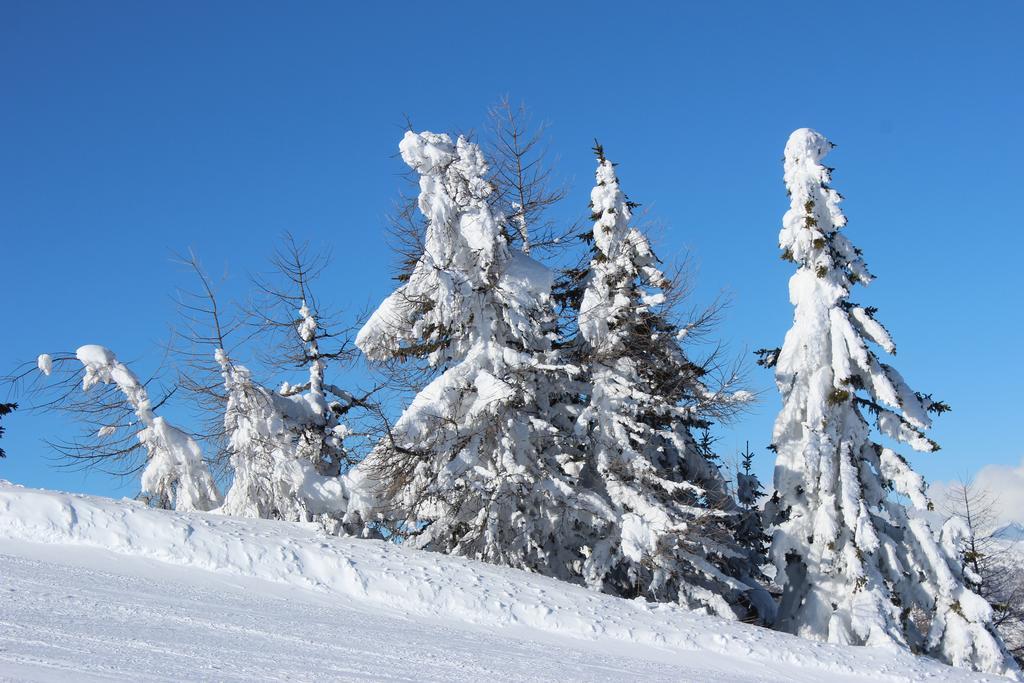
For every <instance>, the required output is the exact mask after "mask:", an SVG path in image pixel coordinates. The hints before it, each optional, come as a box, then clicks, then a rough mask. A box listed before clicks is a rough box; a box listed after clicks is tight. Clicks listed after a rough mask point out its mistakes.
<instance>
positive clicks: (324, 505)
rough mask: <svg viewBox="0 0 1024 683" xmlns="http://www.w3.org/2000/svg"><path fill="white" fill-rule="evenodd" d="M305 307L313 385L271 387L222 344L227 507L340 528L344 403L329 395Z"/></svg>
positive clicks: (242, 513) (344, 497)
mask: <svg viewBox="0 0 1024 683" xmlns="http://www.w3.org/2000/svg"><path fill="white" fill-rule="evenodd" d="M300 315H301V318H300V322H299V323H298V325H299V327H300V334H301V335H302V337H303V338H304V339H306V340H307V341H308V342H309V343H310V345H311V347H312V350H311V352H310V353H311V354H312V355H313V358H314V360H313V362H312V363H311V365H310V370H309V377H310V379H309V382H308V383H307V384H306V385H302V386H299V387H291V386H288V385H285V386H283V387H282V388H281V391H279V392H274V391H271V390H269V389H267V388H265V387H263V386H260V385H259V384H256V383H255V382H253V379H252V374H251V373H250V372H249V370H248V368H246V367H245V366H243V365H238V364H235V363H233V362H232V361H231V359H230V358H228V356H227V354H226V353H225V352H224V350H223V349H217V351H216V359H217V362H218V363H219V364H220V366H221V371H222V374H223V377H224V387H225V390H226V393H227V397H228V400H227V405H226V407H225V411H224V427H225V433H226V435H227V437H228V448H229V452H230V454H231V469H232V477H233V478H232V482H231V488H230V489H229V490H228V493H227V495H226V496H225V499H224V505H223V507H222V508H221V512H223V513H224V514H228V515H234V516H238V517H257V518H261V519H282V520H285V521H291V522H314V521H315V522H318V523H320V524H321V525H322V526H323V527H324V529H325V530H326V531H328V532H329V533H339V532H341V531H342V529H343V526H342V525H343V522H344V520H345V513H346V510H347V505H348V492H347V490H346V486H345V482H344V480H343V478H342V476H341V475H342V465H343V464H346V463H347V462H348V456H347V453H346V452H345V448H344V439H345V437H346V436H348V428H347V427H346V426H345V425H343V424H341V423H340V421H339V419H338V417H339V415H340V414H341V413H342V411H343V409H344V408H345V406H342V405H341V404H340V403H338V402H331V403H328V401H327V400H326V398H325V394H324V387H323V369H324V366H323V361H322V360H321V359H320V358H319V357H318V356H317V354H316V350H315V343H314V342H313V333H314V330H315V328H316V319H315V318H313V317H312V315H311V314H310V311H309V309H308V308H307V307H306V306H305V304H303V306H302V309H301V310H300ZM349 405H351V404H349Z"/></svg>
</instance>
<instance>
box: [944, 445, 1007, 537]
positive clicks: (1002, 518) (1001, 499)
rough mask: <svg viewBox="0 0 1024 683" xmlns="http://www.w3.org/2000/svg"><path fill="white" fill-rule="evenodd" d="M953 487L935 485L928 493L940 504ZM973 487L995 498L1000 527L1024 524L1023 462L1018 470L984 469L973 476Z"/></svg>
mask: <svg viewBox="0 0 1024 683" xmlns="http://www.w3.org/2000/svg"><path fill="white" fill-rule="evenodd" d="M954 483H955V482H935V483H934V484H932V485H931V487H930V489H929V494H930V495H931V499H932V500H933V501H935V502H936V504H941V502H942V501H943V500H945V498H946V493H947V492H948V491H949V489H950V487H951V486H952V485H953V484H954ZM974 486H975V488H976V489H977V490H978V491H987V492H989V493H991V495H992V496H993V499H994V500H993V513H994V514H995V516H996V520H997V521H996V524H997V525H998V526H1004V525H1006V524H1010V523H1011V522H1016V523H1017V524H1024V458H1021V461H1020V464H1019V465H1016V466H1014V465H985V466H984V467H982V468H981V469H980V470H978V473H977V474H976V475H975V476H974Z"/></svg>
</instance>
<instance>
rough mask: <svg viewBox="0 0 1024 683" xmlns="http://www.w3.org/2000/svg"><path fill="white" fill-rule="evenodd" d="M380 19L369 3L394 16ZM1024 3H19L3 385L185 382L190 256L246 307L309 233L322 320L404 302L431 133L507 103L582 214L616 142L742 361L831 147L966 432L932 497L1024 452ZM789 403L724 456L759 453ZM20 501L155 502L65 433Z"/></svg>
mask: <svg viewBox="0 0 1024 683" xmlns="http://www.w3.org/2000/svg"><path fill="white" fill-rule="evenodd" d="M371 5H374V6H373V7H371ZM1021 26H1024V3H1021V2H1019V1H1012V2H1010V1H1007V2H978V3H960V2H932V3H924V2H906V3H889V2H884V3H883V2H867V3H839V2H834V3H812V4H808V3H806V2H799V3H798V2H774V3H759V2H757V3H756V2H747V3H708V2H703V3H666V2H659V3H623V2H618V3H603V2H588V3H578V4H576V3H558V2H550V1H549V2H544V3H528V2H521V3H512V4H510V3H495V2H491V3H479V2H473V3H468V2H467V3H451V4H445V3H405V2H391V3H342V2H329V3H319V2H303V3H255V2H245V3H241V2H238V3H236V2H203V3H200V2H175V3H171V2H164V3H139V2H124V3H115V2H89V3H83V2H15V1H14V0H4V1H3V2H0V102H2V104H0V134H2V138H0V235H2V246H0V291H2V292H3V295H2V296H3V303H2V310H3V313H2V318H0V321H2V322H0V363H2V365H3V366H4V368H8V367H10V366H13V365H14V364H15V363H16V362H18V361H22V360H26V359H32V358H35V356H36V354H38V353H39V352H41V351H51V350H61V349H65V350H66V349H74V348H76V347H77V346H79V345H81V344H85V343H100V344H104V345H107V346H110V347H112V348H113V349H115V350H116V351H117V352H118V353H119V355H120V356H122V357H123V358H126V359H135V360H136V361H137V368H138V370H139V372H140V374H144V373H145V372H146V370H147V369H148V368H151V367H153V366H154V365H155V364H156V363H157V362H158V361H159V359H160V352H159V350H158V347H159V343H160V342H161V341H162V340H163V339H165V338H166V336H167V329H168V326H169V325H170V324H171V323H172V322H173V320H174V316H175V309H174V304H173V301H172V300H171V297H170V294H171V293H172V292H173V290H174V288H175V287H178V286H182V285H188V284H189V279H188V274H187V273H186V272H184V271H183V270H182V269H181V268H180V267H179V266H176V265H175V264H173V263H172V261H171V259H170V254H171V252H173V251H180V250H183V249H186V248H188V247H192V248H194V249H195V250H196V251H197V252H198V253H199V254H200V256H201V257H202V258H203V260H204V262H205V263H206V265H207V267H208V268H209V269H210V270H211V271H214V272H215V273H216V274H217V275H218V276H220V275H222V274H226V276H227V278H228V279H227V280H226V283H225V289H226V291H228V292H229V293H232V292H234V291H236V290H235V289H234V288H237V291H239V292H240V291H242V290H243V289H244V281H245V277H246V273H247V272H248V271H251V270H254V269H259V268H261V267H263V264H264V263H265V259H266V257H267V255H268V253H269V252H270V250H271V249H272V248H273V246H274V244H275V240H276V239H277V237H278V236H279V235H280V233H281V232H282V231H283V230H286V229H287V230H291V231H293V232H294V233H295V234H296V235H297V236H299V237H304V238H308V239H310V240H311V241H313V242H314V243H318V244H324V245H327V246H330V247H332V248H333V250H334V254H335V260H334V264H333V267H332V269H331V270H330V271H329V273H328V276H327V280H326V282H325V285H326V287H325V293H324V295H323V298H325V299H329V300H330V301H331V302H332V303H336V304H338V305H343V306H345V307H346V308H347V309H348V310H349V311H350V312H352V313H354V312H356V311H357V310H358V309H360V308H362V307H364V306H365V305H366V304H368V303H370V302H373V303H376V302H377V301H378V300H379V299H380V298H381V297H383V296H384V295H386V294H387V293H388V292H389V291H390V287H391V285H392V282H391V281H390V279H389V270H388V266H389V264H390V254H389V252H388V249H387V246H386V243H385V241H384V234H383V227H384V220H383V216H384V214H385V213H386V212H387V211H388V209H389V208H390V206H391V203H392V201H393V200H394V198H395V196H396V194H397V192H398V191H399V189H400V188H401V187H402V181H401V179H400V177H399V174H400V173H401V171H402V170H403V169H402V165H401V162H400V160H398V159H396V158H395V152H396V149H397V143H398V140H399V138H400V136H401V132H402V128H403V125H404V116H405V115H406V114H408V115H409V117H411V119H412V121H413V122H414V124H415V125H416V126H417V127H420V128H426V129H430V130H445V131H452V130H460V129H461V130H466V129H471V128H474V127H479V125H480V123H481V122H482V120H483V118H484V112H485V110H486V108H487V106H488V105H490V104H492V103H493V102H494V101H495V100H496V99H497V98H498V97H499V96H500V95H502V94H506V93H507V94H510V95H511V96H512V97H513V98H515V99H517V100H523V101H525V102H526V103H527V104H528V105H529V106H530V107H531V108H532V109H533V111H534V112H535V113H536V115H537V116H538V117H540V118H543V119H546V120H548V121H550V123H551V124H552V127H551V135H552V141H553V149H554V151H555V152H556V153H557V154H558V155H559V157H560V159H561V161H560V166H559V171H560V172H561V173H562V174H563V175H564V176H565V177H566V178H568V179H570V180H572V181H573V183H574V184H573V193H572V195H571V196H570V198H569V200H568V202H567V203H566V204H565V206H563V208H562V211H563V212H564V215H565V216H566V217H567V218H569V219H571V218H575V217H577V216H578V215H580V214H581V213H582V212H583V211H584V207H585V205H586V201H587V193H588V192H589V187H590V184H591V181H592V177H593V176H592V173H593V159H592V156H591V153H590V147H591V145H592V140H593V138H594V137H595V136H597V137H599V138H600V139H601V141H602V142H603V143H604V145H605V147H606V149H607V151H608V154H609V155H610V156H611V157H612V158H613V159H615V160H616V161H618V162H619V164H620V166H619V171H620V176H621V178H622V181H623V183H624V187H625V189H626V191H627V192H628V193H629V194H630V196H631V197H632V198H634V199H636V200H637V201H640V202H642V203H643V204H644V205H645V207H646V208H647V209H648V210H649V211H650V212H651V215H652V218H654V219H655V220H656V221H657V222H658V223H659V224H661V225H662V226H663V228H664V229H663V230H661V231H659V234H658V237H659V242H658V245H657V246H658V249H659V252H660V253H661V254H662V255H663V256H664V257H666V258H673V257H676V256H678V255H680V254H682V253H684V252H685V251H687V250H689V251H690V253H691V255H692V257H693V259H694V260H695V262H696V263H697V264H699V267H700V270H699V286H698V290H697V292H696V299H697V301H707V300H710V299H711V298H713V297H714V296H715V295H716V294H717V293H718V292H719V291H721V290H727V291H728V292H730V293H731V295H732V299H733V306H732V307H731V309H730V310H729V316H728V319H727V321H726V323H725V324H724V325H723V327H722V329H721V334H722V336H723V337H724V338H725V339H727V340H728V341H729V342H730V343H731V345H732V347H733V348H734V349H735V350H737V351H740V350H742V349H743V348H744V347H747V348H750V349H754V348H758V347H762V346H778V345H781V342H782V337H783V335H784V333H785V331H786V329H787V328H788V326H789V323H790V320H791V313H792V312H791V308H790V306H789V303H788V301H787V280H788V278H789V275H790V273H791V267H790V265H789V264H786V263H784V262H783V261H781V260H780V259H779V258H778V250H777V247H776V238H777V234H778V227H779V224H780V219H781V216H782V214H783V212H784V211H785V209H786V207H787V201H786V195H785V191H784V188H783V186H782V181H781V174H782V169H781V162H780V159H781V155H782V148H783V145H784V143H785V141H786V137H787V136H788V134H789V132H790V131H792V130H793V129H794V128H798V127H801V126H810V127H814V128H817V129H818V130H820V131H822V132H823V133H825V134H826V135H827V136H829V137H830V138H831V139H833V140H834V141H835V142H836V143H838V145H839V147H838V149H837V150H836V151H835V152H834V153H833V154H832V155H831V157H830V163H831V165H833V166H835V167H836V169H837V171H836V173H835V178H834V180H835V185H836V187H837V188H838V189H839V190H840V191H841V192H842V193H843V194H844V195H845V196H846V198H847V201H846V204H845V209H846V212H847V214H848V216H849V219H850V224H849V228H848V233H847V234H848V235H849V236H850V237H851V239H853V241H854V242H855V243H856V244H858V245H859V246H860V247H861V248H863V249H864V251H865V254H866V257H867V260H868V263H869V265H870V266H871V268H872V270H873V271H874V272H875V274H876V275H877V276H878V277H879V279H878V280H877V281H876V283H875V284H873V285H872V286H871V287H870V288H868V289H867V290H862V291H861V292H859V293H858V298H859V300H860V301H861V302H862V303H864V304H868V305H874V306H878V307H879V309H880V312H879V317H880V319H881V320H882V321H883V322H884V323H885V324H886V325H887V326H888V327H889V329H890V330H891V331H892V332H893V334H894V336H895V339H896V341H897V344H898V346H899V349H900V353H899V356H898V358H897V359H896V361H895V365H896V366H897V368H899V369H900V370H901V371H902V372H903V374H904V375H905V376H906V377H907V379H908V380H909V381H910V382H911V384H912V385H914V386H915V388H918V389H920V390H924V391H928V392H932V393H934V394H935V395H936V396H937V397H940V398H942V399H944V400H946V401H948V402H949V403H950V404H951V405H952V406H953V412H952V413H950V414H948V415H945V416H943V417H941V418H940V420H939V422H938V427H937V428H936V429H935V432H934V436H935V437H936V438H937V440H938V441H939V442H940V443H942V444H943V450H942V451H940V452H939V453H937V454H934V455H921V456H914V458H913V462H914V463H915V465H917V467H918V468H919V469H920V470H921V471H922V472H923V473H924V474H925V475H926V476H927V477H928V478H930V479H949V478H952V477H954V476H956V475H958V474H960V473H963V472H969V471H974V470H977V469H978V468H979V467H981V466H982V465H983V464H985V463H1003V464H1011V463H1016V462H1018V461H1019V460H1020V458H1021V456H1022V455H1024V444H1022V440H1021V437H1020V431H1019V425H1020V420H1021V419H1022V416H1024V399H1022V394H1021V387H1022V386H1024V368H1022V364H1021V361H1020V353H1021V348H1022V345H1024V344H1022V343H1024V334H1022V332H1024V324H1022V313H1021V303H1020V299H1021V293H1022V284H1021V274H1022V272H1024V268H1022V266H1021V264H1020V254H1021V252H1022V247H1024V238H1022V228H1024V225H1022V218H1021V216H1024V191H1022V189H1021V181H1022V174H1021V170H1020V162H1021V159H1022V158H1024V154H1022V153H1024V133H1022V128H1021V121H1022V120H1024V88H1022V87H1021V83H1022V81H1021V74H1022V73H1024V48H1022V42H1021V38H1020V28H1021ZM751 378H752V383H753V385H754V387H755V388H758V389H763V390H765V391H766V393H765V395H764V400H763V402H762V403H761V405H760V406H759V407H758V408H757V409H756V411H755V412H754V413H753V414H752V415H751V416H749V417H748V418H746V419H744V420H742V421H741V422H739V423H738V424H736V425H733V426H731V427H729V428H726V429H724V430H723V431H722V433H721V435H722V441H721V448H722V450H723V451H724V453H725V454H726V455H727V456H729V455H731V454H732V453H734V452H735V450H736V449H737V448H739V447H742V443H743V441H744V440H746V439H749V440H750V441H751V444H752V445H753V446H754V447H755V448H757V449H758V450H759V453H760V455H761V461H760V467H759V468H760V469H761V471H762V472H764V473H768V472H769V471H770V466H771V461H770V458H769V457H768V456H769V454H767V453H766V452H765V451H764V449H763V447H764V446H765V445H766V444H768V443H769V441H770V437H771V424H772V421H773V419H774V415H775V412H776V410H777V409H778V399H777V396H776V394H775V393H774V387H773V384H772V381H771V376H770V374H769V373H768V372H766V371H763V370H761V369H759V368H756V367H755V368H752V371H751ZM7 426H8V435H7V436H6V437H5V438H4V442H3V445H4V447H5V448H6V449H7V451H8V454H9V457H8V459H7V460H6V461H2V462H0V478H7V479H11V480H13V481H15V482H18V483H24V484H27V485H32V486H46V487H53V488H64V489H70V490H78V491H88V492H99V493H107V494H117V495H121V494H127V495H130V494H132V493H134V491H135V490H136V484H135V482H121V481H118V480H115V479H111V478H109V477H106V476H104V475H101V474H95V473H94V474H92V475H88V476H86V475H83V474H80V473H69V472H66V471H59V470H56V469H54V468H53V466H52V463H50V462H49V461H48V460H47V452H46V449H45V447H44V446H43V445H42V444H41V439H42V438H43V437H45V436H50V437H53V436H60V435H67V434H68V433H69V431H68V430H69V426H68V425H67V424H65V420H64V418H61V417H59V416H53V415H49V416H47V415H37V416H32V415H26V414H16V415H14V416H12V417H11V418H10V419H9V420H7Z"/></svg>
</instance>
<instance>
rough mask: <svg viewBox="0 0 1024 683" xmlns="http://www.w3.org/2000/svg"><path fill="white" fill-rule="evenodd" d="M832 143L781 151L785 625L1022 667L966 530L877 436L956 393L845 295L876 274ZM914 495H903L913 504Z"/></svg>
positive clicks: (776, 552)
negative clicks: (996, 617)
mask: <svg viewBox="0 0 1024 683" xmlns="http://www.w3.org/2000/svg"><path fill="white" fill-rule="evenodd" d="M831 148H832V144H831V143H830V142H829V141H828V140H826V139H825V138H824V137H823V136H822V135H820V134H819V133H817V132H815V131H813V130H810V129H806V128H802V129H800V130H797V131H795V132H794V133H793V134H792V135H791V136H790V138H789V141H788V143H787V144H786V150H785V182H786V187H787V189H788V191H789V196H790V209H789V211H788V212H787V213H786V215H785V217H784V218H783V227H782V230H781V232H780V235H779V243H780V246H781V248H782V250H783V258H785V259H787V260H790V261H793V262H794V263H796V265H797V271H796V273H795V274H794V275H793V276H792V278H791V280H790V284H789V292H790V300H791V302H792V303H793V305H794V306H795V309H796V310H795V314H794V322H793V327H792V328H791V329H790V330H789V332H788V333H787V334H786V339H785V343H784V345H783V347H782V349H781V351H780V352H779V353H778V354H774V353H768V354H765V359H766V364H769V365H770V364H771V362H772V361H775V377H776V382H777V384H778V388H779V391H780V392H781V394H782V401H783V408H782V410H781V412H780V413H779V416H778V419H777V421H776V423H775V430H774V435H773V446H774V448H775V450H776V452H777V454H778V459H777V462H776V468H775V491H774V494H773V496H772V499H771V501H770V503H769V505H768V509H767V510H766V514H767V517H768V519H770V520H771V521H772V522H773V524H774V530H773V538H772V548H771V556H772V560H773V562H774V564H775V567H776V570H777V575H776V581H777V582H778V583H779V584H780V585H781V586H782V588H783V596H782V602H781V605H780V608H779V614H778V619H777V622H776V625H777V627H778V628H779V629H781V630H785V631H789V632H791V633H796V634H798V635H801V636H805V637H809V638H813V639H818V640H827V641H830V642H837V643H850V644H858V645H868V646H890V647H893V646H895V647H907V648H910V649H911V650H913V651H915V652H921V653H926V654H928V655H931V656H934V657H936V658H939V659H942V660H944V661H946V662H948V663H950V664H954V665H956V666H961V667H967V668H973V669H976V670H980V671H986V672H992V673H1002V674H1011V675H1016V673H1017V672H1018V669H1017V667H1016V665H1015V664H1014V662H1013V660H1012V659H1011V658H1010V656H1009V655H1008V654H1007V652H1006V649H1005V648H1004V646H1003V644H1002V642H1001V641H1000V639H999V637H998V636H997V635H996V634H995V633H994V630H993V628H992V609H991V607H990V606H989V604H988V603H987V602H986V601H985V600H984V599H983V598H981V597H980V596H978V595H977V594H976V593H974V592H973V591H971V590H970V589H969V588H968V586H967V585H966V577H965V575H964V571H963V568H962V567H961V565H960V562H959V561H958V558H957V556H956V547H955V546H956V543H957V533H956V529H954V528H952V527H949V526H948V525H947V528H945V529H944V530H943V533H942V534H941V537H939V536H937V535H936V534H935V533H933V531H932V529H931V528H930V527H929V525H928V522H927V521H926V515H925V514H923V513H926V512H927V511H928V510H930V509H931V507H932V505H931V503H930V502H929V500H928V498H927V497H926V494H925V485H924V481H923V479H922V477H921V476H920V475H919V474H917V473H916V472H915V471H914V470H913V469H911V467H910V465H909V464H908V463H907V461H906V460H904V459H903V458H902V457H901V456H899V455H898V454H897V453H896V452H895V451H893V450H892V449H891V448H889V447H886V446H884V445H882V444H880V443H878V442H876V441H875V437H874V436H873V433H872V431H871V428H870V425H869V423H868V421H867V419H866V417H865V416H866V415H870V416H871V417H873V421H874V426H875V428H876V429H877V432H878V434H880V435H881V436H883V437H887V438H889V439H892V440H895V441H899V442H902V443H905V444H907V445H909V446H910V447H911V448H913V449H914V450H918V451H924V452H931V451H935V450H937V449H938V446H937V445H936V444H935V442H933V441H932V440H930V439H928V438H927V437H926V436H925V431H926V430H927V429H928V428H929V426H930V425H931V418H930V415H929V413H939V412H942V411H944V410H947V407H946V406H945V405H944V404H942V403H940V402H937V401H934V400H932V399H931V398H930V397H929V396H927V395H924V394H921V393H916V392H914V391H912V390H911V389H910V388H909V387H908V386H907V384H906V382H904V380H903V378H902V377H901V376H900V374H899V373H898V372H897V371H896V370H895V368H893V367H891V366H889V365H887V364H885V363H883V362H882V361H880V360H879V357H878V355H877V353H876V350H875V349H876V348H879V349H881V350H882V351H884V352H886V353H894V352H895V346H894V344H893V342H892V339H891V338H890V336H889V333H888V332H887V331H886V330H885V328H883V327H882V325H880V324H879V323H878V322H877V321H876V320H875V317H874V313H875V311H874V309H871V308H863V307H861V306H859V305H857V304H855V303H853V302H851V301H850V293H851V289H852V288H853V287H854V285H857V284H865V285H866V284H868V283H869V282H870V281H871V279H872V276H871V275H870V274H869V273H868V269H867V266H866V265H865V263H864V261H863V259H862V258H861V252H860V250H859V249H857V248H856V247H854V246H853V245H852V244H851V243H850V241H849V240H847V238H846V237H845V236H844V235H843V234H841V233H840V229H841V228H842V227H844V226H845V225H846V218H845V216H844V215H843V214H842V212H841V211H840V208H839V203H840V200H841V197H840V195H839V193H838V192H836V191H835V190H834V189H832V188H831V187H830V185H829V183H830V180H831V171H830V169H828V168H826V167H825V166H823V165H822V163H821V160H822V158H823V157H824V156H825V155H826V154H827V153H828V151H829V150H830V149H831ZM905 501H906V502H905Z"/></svg>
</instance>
